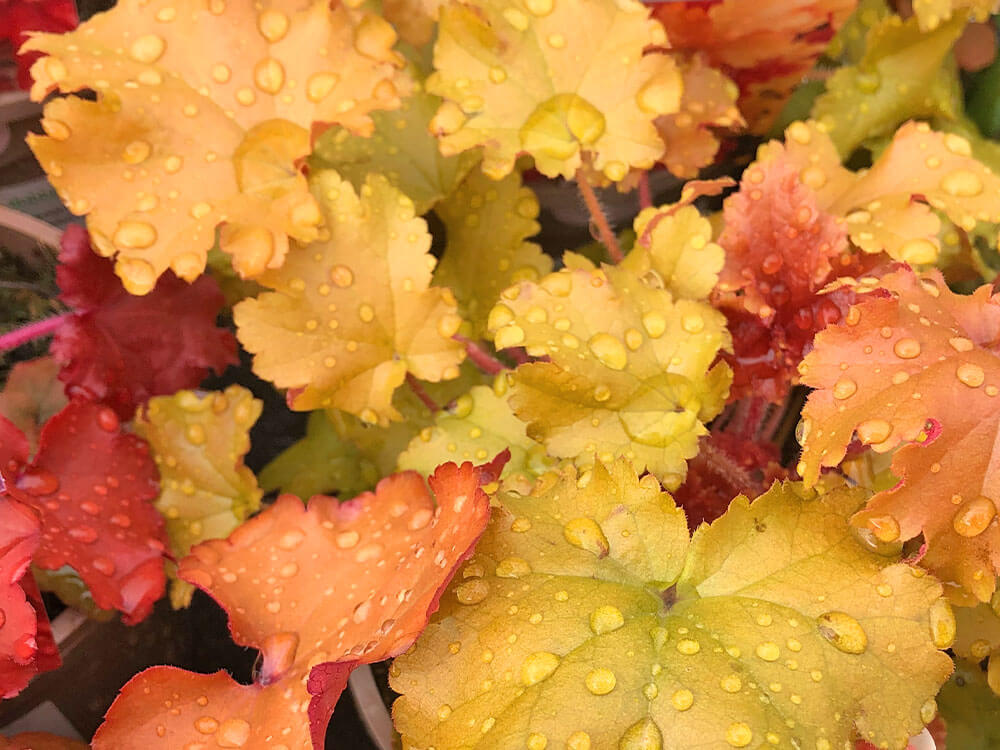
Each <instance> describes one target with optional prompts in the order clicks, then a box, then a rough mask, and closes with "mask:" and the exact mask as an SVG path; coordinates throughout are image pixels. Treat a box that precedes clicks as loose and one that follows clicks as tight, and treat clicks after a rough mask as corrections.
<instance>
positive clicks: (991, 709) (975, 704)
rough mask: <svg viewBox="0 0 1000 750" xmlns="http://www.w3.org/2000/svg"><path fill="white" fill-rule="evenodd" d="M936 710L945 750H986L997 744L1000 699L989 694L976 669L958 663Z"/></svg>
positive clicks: (943, 690) (961, 662)
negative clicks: (942, 724) (943, 728)
mask: <svg viewBox="0 0 1000 750" xmlns="http://www.w3.org/2000/svg"><path fill="white" fill-rule="evenodd" d="M938 706H939V708H940V710H941V716H942V717H943V718H944V720H945V724H946V726H947V727H948V745H947V746H948V747H951V748H962V750H990V749H991V748H994V747H996V746H997V743H998V742H1000V697H998V696H997V695H995V694H994V693H993V692H991V691H990V688H989V686H988V685H987V684H986V679H985V677H984V675H983V672H982V670H981V669H980V668H979V665H977V664H970V663H969V662H967V661H964V660H961V661H958V662H957V663H956V665H955V674H953V675H952V676H951V679H950V680H948V682H946V683H945V685H944V687H943V688H941V692H940V694H939V695H938Z"/></svg>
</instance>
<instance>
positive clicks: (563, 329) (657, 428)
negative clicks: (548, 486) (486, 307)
mask: <svg viewBox="0 0 1000 750" xmlns="http://www.w3.org/2000/svg"><path fill="white" fill-rule="evenodd" d="M489 327H490V330H491V331H492V332H493V333H494V334H495V336H496V346H497V348H498V349H503V348H506V347H509V346H521V345H523V346H525V347H526V348H527V351H528V353H529V354H532V355H535V356H542V355H546V356H548V357H549V358H550V361H549V362H534V363H530V364H526V365H521V366H520V367H518V368H517V370H516V372H515V373H514V380H513V388H512V396H511V405H512V406H513V408H514V412H515V413H516V414H517V416H518V417H519V418H521V419H523V420H524V421H526V422H528V436H529V437H531V438H533V439H535V440H538V441H539V442H542V443H544V445H545V447H546V449H547V450H548V452H549V453H550V454H551V455H553V456H557V457H560V458H571V459H574V460H575V461H576V462H577V463H579V464H580V465H587V464H590V463H592V462H593V461H594V457H595V454H596V455H597V457H598V458H600V459H601V460H602V461H610V460H612V459H613V458H615V457H616V456H622V455H624V456H625V457H627V458H629V459H631V460H632V461H634V462H635V463H636V466H637V468H639V469H648V470H649V471H651V472H653V473H654V474H656V475H657V477H659V478H660V480H661V481H663V482H664V483H665V484H667V485H668V486H669V487H670V488H674V487H677V486H678V485H679V484H680V482H681V481H682V480H683V479H684V475H685V472H686V471H687V464H686V461H687V459H689V458H692V457H693V456H694V455H695V454H696V453H697V450H698V437H699V436H700V435H703V434H705V432H706V429H705V423H706V422H707V421H708V420H710V419H711V418H712V417H714V416H715V415H717V414H718V413H719V411H721V409H722V406H723V404H724V402H725V398H726V395H727V393H728V390H729V382H730V378H731V371H730V370H729V368H728V366H727V365H725V364H724V363H720V364H714V366H713V363H714V362H715V359H716V356H717V354H718V352H719V350H720V349H722V348H728V347H729V345H730V339H729V333H728V331H727V330H726V326H725V319H724V318H723V316H722V315H721V313H719V312H718V311H716V310H714V309H713V308H712V307H710V306H709V305H707V304H705V303H703V302H699V301H694V300H685V299H677V300H675V299H674V297H673V296H672V295H671V294H670V292H668V291H667V290H665V289H659V288H652V287H651V286H648V285H647V284H645V283H643V281H641V280H640V279H639V278H638V277H637V276H636V275H635V274H634V273H633V272H631V271H630V270H629V269H627V268H624V269H623V268H615V267H611V266H605V267H603V268H602V269H593V270H587V269H586V268H575V269H569V268H565V269H563V270H561V271H559V272H557V273H553V274H550V275H548V276H546V277H545V278H544V279H542V280H541V281H540V282H538V283H532V282H522V283H521V284H520V285H518V286H515V287H512V288H511V289H509V290H507V291H505V292H504V295H503V300H502V302H501V303H500V304H498V305H497V306H496V307H494V309H493V311H492V312H491V313H490V320H489Z"/></svg>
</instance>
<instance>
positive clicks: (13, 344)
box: [0, 312, 73, 352]
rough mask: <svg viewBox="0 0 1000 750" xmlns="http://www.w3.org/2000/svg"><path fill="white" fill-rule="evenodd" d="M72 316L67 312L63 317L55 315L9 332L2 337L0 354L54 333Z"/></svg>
mask: <svg viewBox="0 0 1000 750" xmlns="http://www.w3.org/2000/svg"><path fill="white" fill-rule="evenodd" d="M72 314H73V313H68V312H67V313H63V314H62V315H55V316H53V317H51V318H45V320H39V321H37V322H35V323H29V324H28V325H26V326H21V327H20V328H15V329H14V330H13V331H8V332H7V333H5V334H3V335H2V336H0V352H6V351H9V350H11V349H16V348H17V347H19V346H21V345H22V344H27V343H28V342H29V341H33V340H34V339H37V338H41V337H42V336H48V335H49V334H51V333H54V332H55V331H56V330H57V329H58V328H59V327H60V326H61V325H62V324H63V322H64V321H65V320H66V318H68V317H69V316H70V315H72Z"/></svg>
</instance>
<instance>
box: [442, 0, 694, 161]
mask: <svg viewBox="0 0 1000 750" xmlns="http://www.w3.org/2000/svg"><path fill="white" fill-rule="evenodd" d="M665 41H666V35H665V34H664V32H663V28H662V27H661V26H660V25H659V23H657V22H656V21H653V20H651V19H650V18H649V11H648V10H647V9H646V8H645V7H643V6H642V5H641V4H640V3H638V2H635V0H617V1H616V0H579V1H578V2H553V1H552V0H529V2H527V3H525V4H522V3H517V4H516V5H511V4H510V3H508V2H506V0H476V2H475V3H469V4H464V3H463V4H459V3H452V4H449V5H446V6H444V7H442V8H441V11H440V24H439V27H438V38H437V43H436V44H435V47H434V67H435V69H436V72H435V73H434V74H433V75H432V76H431V77H430V78H429V79H428V81H427V89H428V90H429V91H430V92H431V93H433V94H437V95H439V96H442V97H444V99H445V100H446V101H445V103H444V104H443V105H442V107H441V109H439V110H438V113H437V115H436V116H435V118H434V120H433V121H432V123H431V126H432V128H433V130H434V131H435V133H436V134H438V135H440V136H442V137H441V151H442V153H446V154H455V153H458V152H460V151H465V150H467V149H470V148H473V147H475V146H483V154H484V161H483V170H484V171H485V172H486V174H488V175H489V176H490V177H493V178H495V179H499V178H500V177H503V176H504V175H506V174H508V173H509V172H510V171H511V170H512V169H513V168H514V160H515V158H516V157H517V155H518V154H519V153H520V152H527V153H528V154H530V155H531V156H532V157H534V159H535V166H536V168H537V169H538V170H539V171H540V172H542V173H543V174H545V175H547V176H549V177H555V176H557V175H562V176H563V177H571V176H572V175H573V174H574V173H575V172H576V170H577V168H578V167H579V166H580V165H581V164H582V163H583V158H584V155H586V156H587V158H588V159H589V160H590V161H591V162H592V165H593V167H594V168H596V169H597V170H598V171H600V172H603V173H604V174H605V176H607V177H608V178H609V179H611V180H613V181H618V180H621V179H622V178H623V177H625V175H626V174H627V172H628V169H629V167H642V168H649V167H651V166H652V165H653V163H654V162H655V161H656V160H657V159H659V158H660V156H661V155H662V154H663V148H664V147H663V141H661V140H660V137H659V135H658V134H657V132H656V128H655V127H654V124H653V122H654V120H655V119H656V118H657V117H658V116H659V115H663V114H669V113H671V112H676V111H677V110H678V107H679V106H680V98H681V91H682V88H683V83H682V81H681V75H680V71H679V70H678V69H677V66H676V64H675V63H674V61H673V59H672V58H671V57H669V56H667V55H664V54H659V53H655V54H648V55H645V56H644V55H643V48H644V47H646V46H648V45H662V44H664V43H665Z"/></svg>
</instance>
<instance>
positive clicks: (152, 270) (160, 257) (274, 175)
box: [23, 0, 409, 294]
mask: <svg viewBox="0 0 1000 750" xmlns="http://www.w3.org/2000/svg"><path fill="white" fill-rule="evenodd" d="M395 40H396V35H395V32H394V31H393V30H392V28H391V26H389V24H388V23H386V22H385V21H384V20H382V19H381V18H379V17H377V16H375V15H373V14H371V13H369V12H367V11H363V10H352V9H349V8H347V7H346V6H345V5H343V4H339V3H338V4H335V5H333V6H331V4H330V3H328V2H323V1H321V0H311V1H309V2H297V1H296V0H269V1H268V2H265V3H260V4H257V5H254V4H251V3H245V2H236V3H234V2H228V3H227V2H222V1H221V0H218V1H213V2H211V3H204V2H193V1H192V0H185V2H181V3H176V2H167V1H166V0H157V2H154V3H152V4H149V3H146V2H142V1H141V0H127V1H126V2H120V3H118V4H117V6H115V8H114V9H113V10H111V11H109V12H107V13H103V14H99V15H97V16H94V17H93V18H92V19H90V20H89V21H87V22H86V23H84V24H83V25H82V26H80V28H79V29H78V30H77V31H75V32H72V33H70V34H65V35H62V36H57V35H52V34H43V35H38V36H35V37H33V38H32V39H30V40H29V41H28V42H27V44H25V45H24V47H23V50H24V51H38V52H43V53H45V55H46V57H43V58H42V59H40V60H39V61H38V62H36V63H35V64H34V66H33V67H32V75H33V76H34V78H35V84H34V86H33V87H32V96H33V97H34V98H35V99H36V100H40V99H42V98H44V97H45V96H46V95H47V94H49V93H50V92H52V91H54V90H59V91H61V92H72V91H79V90H81V89H93V90H94V91H96V92H97V100H96V101H86V100H84V99H82V98H78V97H74V96H70V97H65V98H60V99H56V100H54V101H52V102H50V103H49V104H48V105H47V106H46V110H45V118H44V120H43V128H44V129H45V132H46V134H47V135H46V136H45V137H41V136H32V137H31V138H30V142H31V146H32V149H33V150H34V152H35V154H36V155H37V156H38V159H39V161H40V162H41V163H42V164H43V165H44V167H45V169H46V171H47V172H48V173H49V176H50V179H51V180H52V182H53V184H54V185H55V186H56V187H57V188H58V189H59V191H60V194H61V195H64V196H65V199H66V202H67V205H68V206H69V208H70V210H72V211H73V212H75V213H77V214H88V218H87V224H88V226H89V228H90V230H91V232H93V234H94V237H95V242H96V244H97V246H98V248H99V249H100V250H101V252H102V254H104V255H107V256H112V255H116V256H117V266H116V270H117V272H118V274H119V275H120V276H121V277H122V280H123V282H124V283H125V285H126V286H127V287H128V289H129V290H130V291H131V292H133V293H135V294H145V293H147V292H149V291H150V290H151V289H152V288H153V286H154V285H155V282H156V279H157V277H159V275H160V274H162V273H163V272H164V271H165V270H166V269H167V268H172V269H173V270H174V271H175V272H176V273H177V274H178V275H179V276H181V277H182V278H184V279H186V280H188V281H193V280H194V279H195V278H196V277H197V276H198V275H199V274H200V273H201V271H202V270H203V269H204V267H205V256H206V253H207V252H208V250H209V249H210V248H211V247H212V246H213V244H214V243H215V234H216V233H215V229H216V227H217V226H218V225H219V224H220V223H221V222H226V225H225V227H224V228H223V230H222V233H221V237H220V242H221V247H222V249H223V250H225V251H227V252H229V253H230V254H231V255H232V256H233V262H234V266H235V267H236V269H237V270H238V271H240V272H241V273H242V274H243V275H244V276H254V275H256V274H259V273H260V272H262V271H263V270H264V269H265V268H276V267H278V266H280V265H281V261H282V258H283V256H284V254H285V251H286V250H287V247H288V236H292V237H294V238H296V239H299V240H302V241H307V242H308V241H311V240H313V239H315V238H316V236H317V233H318V224H319V221H320V215H319V211H318V210H317V207H316V204H315V201H314V200H313V198H312V197H311V196H310V194H309V191H308V188H307V185H306V181H305V178H304V177H303V176H302V174H300V172H299V170H298V168H297V166H296V162H297V160H299V159H300V158H302V157H304V156H305V155H306V154H308V152H309V145H310V130H311V129H313V128H317V129H320V128H321V127H322V126H323V125H324V124H327V123H337V124H341V125H344V126H345V127H348V128H351V129H352V130H354V131H356V132H362V133H370V132H371V128H372V123H371V119H370V117H369V112H371V111H372V110H377V109H392V108H395V107H397V106H399V103H400V97H399V95H400V93H405V91H406V90H408V88H409V79H408V77H407V76H405V75H404V74H402V73H401V72H400V71H399V68H401V67H402V64H403V59H402V57H401V56H400V55H399V54H398V53H396V52H394V51H393V50H392V46H393V44H394V43H395ZM209 51H210V52H209Z"/></svg>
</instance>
